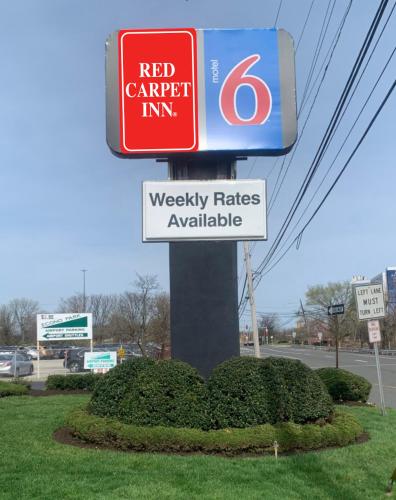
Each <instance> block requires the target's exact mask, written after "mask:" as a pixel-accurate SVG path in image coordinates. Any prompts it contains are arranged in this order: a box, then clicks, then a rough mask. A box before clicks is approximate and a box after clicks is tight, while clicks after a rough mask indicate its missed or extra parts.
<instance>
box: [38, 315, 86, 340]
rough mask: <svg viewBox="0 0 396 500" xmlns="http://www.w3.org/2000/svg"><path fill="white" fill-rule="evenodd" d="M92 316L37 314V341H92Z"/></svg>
mask: <svg viewBox="0 0 396 500" xmlns="http://www.w3.org/2000/svg"><path fill="white" fill-rule="evenodd" d="M90 339H92V314H91V313H70V314H37V340H39V341H40V340H41V341H49V340H50V341H56V340H63V341H65V340H90Z"/></svg>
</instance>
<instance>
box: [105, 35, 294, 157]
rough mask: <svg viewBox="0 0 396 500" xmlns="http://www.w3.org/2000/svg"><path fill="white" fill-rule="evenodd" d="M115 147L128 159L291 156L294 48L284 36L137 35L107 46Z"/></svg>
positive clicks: (110, 119)
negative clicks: (204, 155)
mask: <svg viewBox="0 0 396 500" xmlns="http://www.w3.org/2000/svg"><path fill="white" fill-rule="evenodd" d="M106 115H107V142H108V144H109V146H110V148H111V149H112V151H113V152H114V153H116V154H117V155H120V156H124V157H132V158H133V157H138V158H141V157H164V156H166V157H169V156H172V155H174V154H177V153H189V154H196V153H211V152H222V153H227V152H228V153H232V154H234V155H237V154H247V155H280V154H285V153H287V152H288V151H289V150H290V149H291V147H292V146H293V144H294V142H295V140H296V137H297V118H296V96H295V69H294V48H293V41H292V39H291V37H290V35H289V34H288V33H287V32H286V31H284V30H278V29H275V28H273V29H237V30H197V29H194V28H185V29H183V28H177V29H152V30H149V29H146V30H145V29H139V30H136V29H131V30H120V31H117V32H115V33H113V34H112V35H111V36H110V37H109V38H108V40H107V43H106Z"/></svg>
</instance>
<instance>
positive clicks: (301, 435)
mask: <svg viewBox="0 0 396 500" xmlns="http://www.w3.org/2000/svg"><path fill="white" fill-rule="evenodd" d="M66 425H67V427H68V428H69V429H70V430H71V432H72V434H73V435H74V436H75V437H78V438H79V439H82V440H84V441H86V442H89V443H93V444H95V445H102V446H106V447H113V448H118V449H121V450H131V451H146V452H179V453H186V452H203V453H222V454H230V455H233V454H235V455H236V454H240V453H260V454H262V453H273V446H274V442H275V441H277V443H278V446H279V450H278V451H279V452H280V453H282V452H289V451H292V450H305V451H307V450H315V449H319V448H325V447H329V446H345V445H347V444H350V443H354V442H356V440H357V438H358V437H359V436H360V435H361V434H362V432H363V429H362V427H361V425H360V424H359V422H358V421H357V420H356V419H355V417H354V416H352V415H350V414H348V413H344V412H342V411H337V412H336V413H335V415H334V416H333V418H332V421H331V422H329V423H326V424H325V425H319V424H305V425H299V424H295V423H292V422H283V423H280V424H276V425H270V424H264V425H259V426H254V427H250V428H247V429H220V430H211V431H203V430H201V429H186V428H174V427H160V426H157V427H142V426H136V425H131V424H125V423H122V422H119V421H118V420H116V419H112V418H103V417H97V416H95V415H91V414H89V413H88V412H87V411H86V410H82V409H79V410H74V411H73V412H72V413H70V414H69V415H68V417H67V418H66Z"/></svg>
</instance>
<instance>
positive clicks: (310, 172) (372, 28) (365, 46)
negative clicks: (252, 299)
mask: <svg viewBox="0 0 396 500" xmlns="http://www.w3.org/2000/svg"><path fill="white" fill-rule="evenodd" d="M387 3H388V0H382V1H381V4H380V6H379V8H378V10H377V12H376V15H375V17H374V19H373V21H372V23H371V26H370V28H369V30H368V32H367V34H366V37H365V40H364V42H363V44H362V47H361V49H360V51H359V54H358V56H357V58H356V60H355V63H354V65H353V68H352V70H351V73H350V75H349V77H348V80H347V83H346V84H345V86H344V89H343V91H342V94H341V97H340V98H339V100H338V103H337V105H336V108H335V110H334V112H333V115H332V117H331V119H330V123H329V125H328V126H327V128H326V131H325V133H324V135H323V137H322V140H321V143H320V145H319V147H318V149H317V151H316V153H315V156H314V159H313V161H312V163H311V165H310V167H309V170H308V172H307V174H306V176H305V179H304V181H303V183H302V185H301V187H300V189H299V192H298V193H297V196H296V198H295V200H294V201H293V204H292V206H291V208H290V210H289V212H288V214H287V216H286V218H285V220H284V222H283V224H282V227H281V229H280V230H279V232H278V234H277V236H276V238H275V241H274V243H273V244H272V246H271V248H270V250H269V252H268V253H267V256H266V257H265V258H264V259H263V261H262V262H261V264H260V266H259V267H258V271H259V272H260V271H261V270H262V268H263V267H264V265H265V264H266V262H268V260H269V259H270V258H271V257H272V255H273V254H274V252H275V251H276V249H277V247H278V246H279V244H280V242H281V240H282V239H283V236H284V234H285V232H286V231H287V229H288V227H289V225H290V222H291V220H292V219H293V217H294V215H295V213H296V210H297V209H298V207H299V205H300V204H301V202H302V199H303V197H304V195H305V193H306V191H307V189H308V187H309V185H310V183H311V181H312V179H313V177H314V175H315V173H316V171H317V169H318V167H319V164H320V161H321V159H322V157H323V154H324V149H325V147H326V145H327V143H328V142H329V139H330V137H331V134H332V131H333V130H334V127H335V125H336V123H337V121H338V119H339V116H340V113H341V111H342V109H343V107H344V105H345V101H346V98H347V97H348V94H349V92H350V90H351V87H352V85H353V83H354V81H355V79H356V75H357V72H358V71H359V69H360V67H361V65H362V63H363V60H364V57H365V55H366V53H367V51H368V48H369V46H370V44H371V41H372V39H373V36H374V34H375V31H376V30H377V28H378V24H379V22H380V20H381V18H382V16H383V12H384V10H385V8H386V5H387Z"/></svg>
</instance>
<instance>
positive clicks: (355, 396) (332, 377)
mask: <svg viewBox="0 0 396 500" xmlns="http://www.w3.org/2000/svg"><path fill="white" fill-rule="evenodd" d="M316 373H317V374H318V375H319V377H320V378H321V379H322V380H323V382H324V384H325V385H326V387H327V390H328V391H329V393H330V396H331V397H332V398H333V401H336V402H339V401H361V402H364V403H365V402H366V401H367V400H368V397H369V395H370V391H371V384H370V382H369V381H368V380H366V379H365V378H364V377H361V376H360V375H355V374H354V373H351V372H349V371H347V370H342V369H341V368H319V369H318V370H316Z"/></svg>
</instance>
